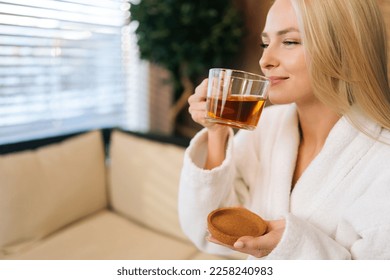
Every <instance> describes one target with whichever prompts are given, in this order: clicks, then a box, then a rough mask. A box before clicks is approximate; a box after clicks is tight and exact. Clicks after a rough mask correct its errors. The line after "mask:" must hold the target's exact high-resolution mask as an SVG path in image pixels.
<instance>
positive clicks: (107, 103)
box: [0, 0, 143, 144]
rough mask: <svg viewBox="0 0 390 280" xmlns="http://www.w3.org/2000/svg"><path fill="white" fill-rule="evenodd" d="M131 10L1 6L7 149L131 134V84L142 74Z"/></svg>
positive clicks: (0, 123) (32, 3)
mask: <svg viewBox="0 0 390 280" xmlns="http://www.w3.org/2000/svg"><path fill="white" fill-rule="evenodd" d="M129 5H130V3H129V1H127V0H61V1H59V0H10V1H1V0H0V144H1V143H11V142H15V141H21V140H27V139H33V138H39V137H45V136H52V135H59V134H64V133H69V132H75V131H80V130H85V129H94V128H101V127H111V126H121V125H123V124H127V126H130V127H131V124H130V125H129V124H128V123H127V118H128V117H129V116H128V114H129V113H128V111H129V108H128V106H129V105H130V106H134V107H135V108H136V107H137V106H138V105H137V104H136V103H131V104H129V103H128V100H129V96H128V93H129V92H136V91H137V89H136V88H134V86H137V85H135V84H134V83H129V80H131V79H134V78H132V76H131V75H132V73H137V75H140V74H139V73H142V71H141V70H140V69H137V67H143V66H142V65H141V63H140V62H139V60H137V59H136V47H135V44H134V42H129V40H134V38H133V35H131V34H130V33H129V32H131V28H130V27H129V26H128V22H129V11H128V10H129ZM141 80H142V79H141ZM137 81H138V83H139V82H140V78H138V79H137ZM131 87H132V88H131ZM130 99H131V98H130ZM130 111H132V110H130ZM136 122H137V123H138V121H136ZM135 129H136V128H135Z"/></svg>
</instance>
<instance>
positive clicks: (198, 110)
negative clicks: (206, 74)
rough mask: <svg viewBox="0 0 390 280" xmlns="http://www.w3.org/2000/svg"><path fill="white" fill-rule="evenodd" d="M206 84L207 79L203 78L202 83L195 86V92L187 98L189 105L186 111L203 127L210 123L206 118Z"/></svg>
mask: <svg viewBox="0 0 390 280" xmlns="http://www.w3.org/2000/svg"><path fill="white" fill-rule="evenodd" d="M207 84H208V79H204V80H203V81H202V83H201V84H199V85H198V86H197V87H196V89H195V93H194V94H193V95H191V96H190V97H189V98H188V104H189V105H190V107H189V108H188V112H189V113H190V115H191V117H192V119H193V120H194V121H195V122H197V123H199V124H200V125H202V126H204V127H208V126H211V125H212V124H210V123H208V122H207V120H206V97H207Z"/></svg>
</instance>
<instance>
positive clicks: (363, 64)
mask: <svg viewBox="0 0 390 280" xmlns="http://www.w3.org/2000/svg"><path fill="white" fill-rule="evenodd" d="M291 2H292V4H293V6H294V9H295V12H296V14H297V17H298V21H299V24H300V29H301V32H302V34H303V43H304V45H305V46H306V50H307V54H308V64H309V67H310V75H311V78H312V83H313V90H314V94H315V95H316V97H317V98H318V99H319V100H321V101H322V102H323V103H325V104H326V105H328V106H330V107H332V108H333V109H334V110H335V111H336V112H338V113H339V114H341V115H345V116H347V117H348V119H350V120H351V122H352V123H353V124H354V125H355V126H356V127H357V128H358V129H360V130H362V131H363V132H365V133H367V131H364V127H363V126H362V124H359V121H358V119H357V118H356V117H355V116H354V112H356V110H355V109H357V111H359V112H360V113H363V114H364V115H365V116H366V117H368V118H369V119H371V120H372V121H374V122H376V123H378V124H379V125H380V126H381V127H384V128H387V129H390V91H389V82H388V75H387V46H386V28H385V24H384V20H383V16H382V14H381V12H380V10H379V7H378V5H377V3H376V1H375V0H326V1H321V0H291Z"/></svg>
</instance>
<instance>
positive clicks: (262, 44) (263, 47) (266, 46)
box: [260, 43, 269, 49]
mask: <svg viewBox="0 0 390 280" xmlns="http://www.w3.org/2000/svg"><path fill="white" fill-rule="evenodd" d="M268 45H269V44H265V43H261V44H260V47H261V48H262V49H266V48H268Z"/></svg>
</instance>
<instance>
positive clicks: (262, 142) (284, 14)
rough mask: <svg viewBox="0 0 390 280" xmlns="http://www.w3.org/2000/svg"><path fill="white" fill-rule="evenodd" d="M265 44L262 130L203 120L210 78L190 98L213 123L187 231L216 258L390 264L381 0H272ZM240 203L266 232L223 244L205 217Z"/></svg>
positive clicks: (194, 154) (185, 207)
mask: <svg viewBox="0 0 390 280" xmlns="http://www.w3.org/2000/svg"><path fill="white" fill-rule="evenodd" d="M262 40H263V47H264V52H263V56H262V58H261V60H260V66H261V69H262V71H263V73H264V75H266V76H267V77H269V79H270V80H271V88H270V91H269V99H270V101H271V103H273V104H274V105H273V106H270V107H268V108H266V109H265V110H264V112H263V114H262V117H261V119H260V122H259V125H258V128H257V129H256V130H255V131H252V132H251V131H244V130H241V131H239V132H238V133H237V134H236V136H234V135H233V131H232V129H230V128H228V127H226V126H221V125H215V124H210V123H207V122H206V121H205V118H204V116H205V98H206V88H207V80H205V81H203V83H202V84H200V85H199V86H198V87H197V88H196V91H195V93H194V95H192V96H191V97H190V98H189V104H190V107H189V112H190V113H191V116H192V118H193V120H194V121H196V122H198V123H200V124H202V125H203V126H205V129H203V130H202V131H200V132H199V133H198V134H197V135H196V136H195V137H194V139H193V140H192V141H191V144H190V146H189V147H188V149H187V151H186V154H185V160H184V166H183V171H182V177H181V183H180V195H179V212H180V221H181V224H182V227H183V230H184V231H185V233H186V234H187V235H188V236H189V237H190V239H191V240H192V241H193V242H194V243H195V244H196V245H197V246H198V247H199V248H201V249H203V250H205V251H208V252H212V253H228V252H229V251H230V252H231V249H232V250H236V251H239V252H243V253H246V254H248V255H249V256H250V258H268V259H390V202H389V201H390V172H389V171H388V164H389V162H390V144H389V143H390V131H389V129H390V92H389V84H388V78H387V55H386V44H385V42H386V35H385V28H384V23H383V18H382V16H381V14H380V11H379V9H378V7H377V5H376V2H375V0H344V1H340V0H327V1H319V0H276V1H275V3H274V4H273V5H272V7H271V9H270V11H269V13H268V16H267V20H266V24H265V28H264V32H263V34H262ZM236 205H242V206H243V207H246V208H248V209H250V210H251V211H253V212H255V213H257V214H259V215H260V216H261V217H263V218H264V219H266V220H267V223H268V231H267V233H266V234H265V235H263V236H261V237H250V236H245V237H241V238H240V239H239V240H238V241H237V242H236V243H235V244H234V246H221V245H223V244H219V243H218V241H217V240H215V239H214V238H213V237H212V236H208V233H207V229H206V219H207V215H208V213H209V212H211V211H212V210H214V209H216V208H218V207H223V206H236ZM206 239H207V240H206ZM214 243H217V244H214ZM226 247H228V248H226Z"/></svg>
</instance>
